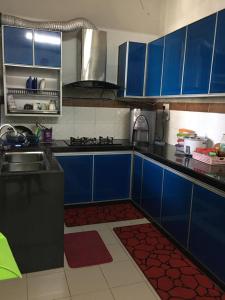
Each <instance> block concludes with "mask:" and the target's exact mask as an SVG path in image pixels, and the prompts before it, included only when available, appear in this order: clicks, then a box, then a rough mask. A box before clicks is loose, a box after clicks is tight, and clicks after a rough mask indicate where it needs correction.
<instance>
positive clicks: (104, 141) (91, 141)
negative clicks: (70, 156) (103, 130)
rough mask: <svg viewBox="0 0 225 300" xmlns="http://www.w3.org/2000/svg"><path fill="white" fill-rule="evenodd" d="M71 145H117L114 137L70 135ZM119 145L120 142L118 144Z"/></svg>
mask: <svg viewBox="0 0 225 300" xmlns="http://www.w3.org/2000/svg"><path fill="white" fill-rule="evenodd" d="M68 145H69V146H83V145H88V146H90V145H115V143H114V138H113V137H109V136H107V137H102V136H99V138H98V139H97V138H88V137H81V138H80V137H77V138H74V137H70V141H69V143H68ZM116 145H118V144H116Z"/></svg>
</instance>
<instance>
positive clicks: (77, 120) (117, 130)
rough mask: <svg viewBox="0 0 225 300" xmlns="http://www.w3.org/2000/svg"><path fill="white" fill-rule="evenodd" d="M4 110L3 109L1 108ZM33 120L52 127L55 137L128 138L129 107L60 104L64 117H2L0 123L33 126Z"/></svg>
mask: <svg viewBox="0 0 225 300" xmlns="http://www.w3.org/2000/svg"><path fill="white" fill-rule="evenodd" d="M2 111H3V109H2ZM36 121H38V122H40V123H41V124H43V125H45V126H46V127H52V128H53V138H54V139H67V138H69V137H70V136H75V137H77V136H88V137H98V136H99V135H101V136H107V135H108V136H113V137H115V138H118V139H128V138H129V122H130V109H129V108H95V107H63V116H62V117H59V118H51V117H50V118H49V117H38V118H37V117H36V118H35V117H14V118H12V117H5V116H4V115H3V113H2V117H1V123H10V124H23V125H25V126H27V127H29V128H31V129H32V128H34V127H35V123H36Z"/></svg>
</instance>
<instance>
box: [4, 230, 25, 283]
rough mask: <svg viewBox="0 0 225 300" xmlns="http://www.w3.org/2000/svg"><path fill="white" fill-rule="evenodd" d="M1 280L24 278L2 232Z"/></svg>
mask: <svg viewBox="0 0 225 300" xmlns="http://www.w3.org/2000/svg"><path fill="white" fill-rule="evenodd" d="M0 253H1V255H0V280H6V279H13V278H18V277H19V278H22V275H21V273H20V270H19V268H18V266H17V264H16V261H15V259H14V257H13V255H12V252H11V249H10V247H9V244H8V241H7V239H6V237H5V236H4V235H3V234H2V233H1V232H0Z"/></svg>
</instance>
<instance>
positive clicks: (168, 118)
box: [163, 103, 170, 121]
mask: <svg viewBox="0 0 225 300" xmlns="http://www.w3.org/2000/svg"><path fill="white" fill-rule="evenodd" d="M163 108H164V111H165V114H166V121H169V120H170V104H169V103H164V104H163Z"/></svg>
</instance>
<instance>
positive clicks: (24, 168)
mask: <svg viewBox="0 0 225 300" xmlns="http://www.w3.org/2000/svg"><path fill="white" fill-rule="evenodd" d="M45 169H46V167H45V164H44V163H43V162H34V163H8V164H3V166H2V172H7V173H8V172H35V171H41V170H45Z"/></svg>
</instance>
